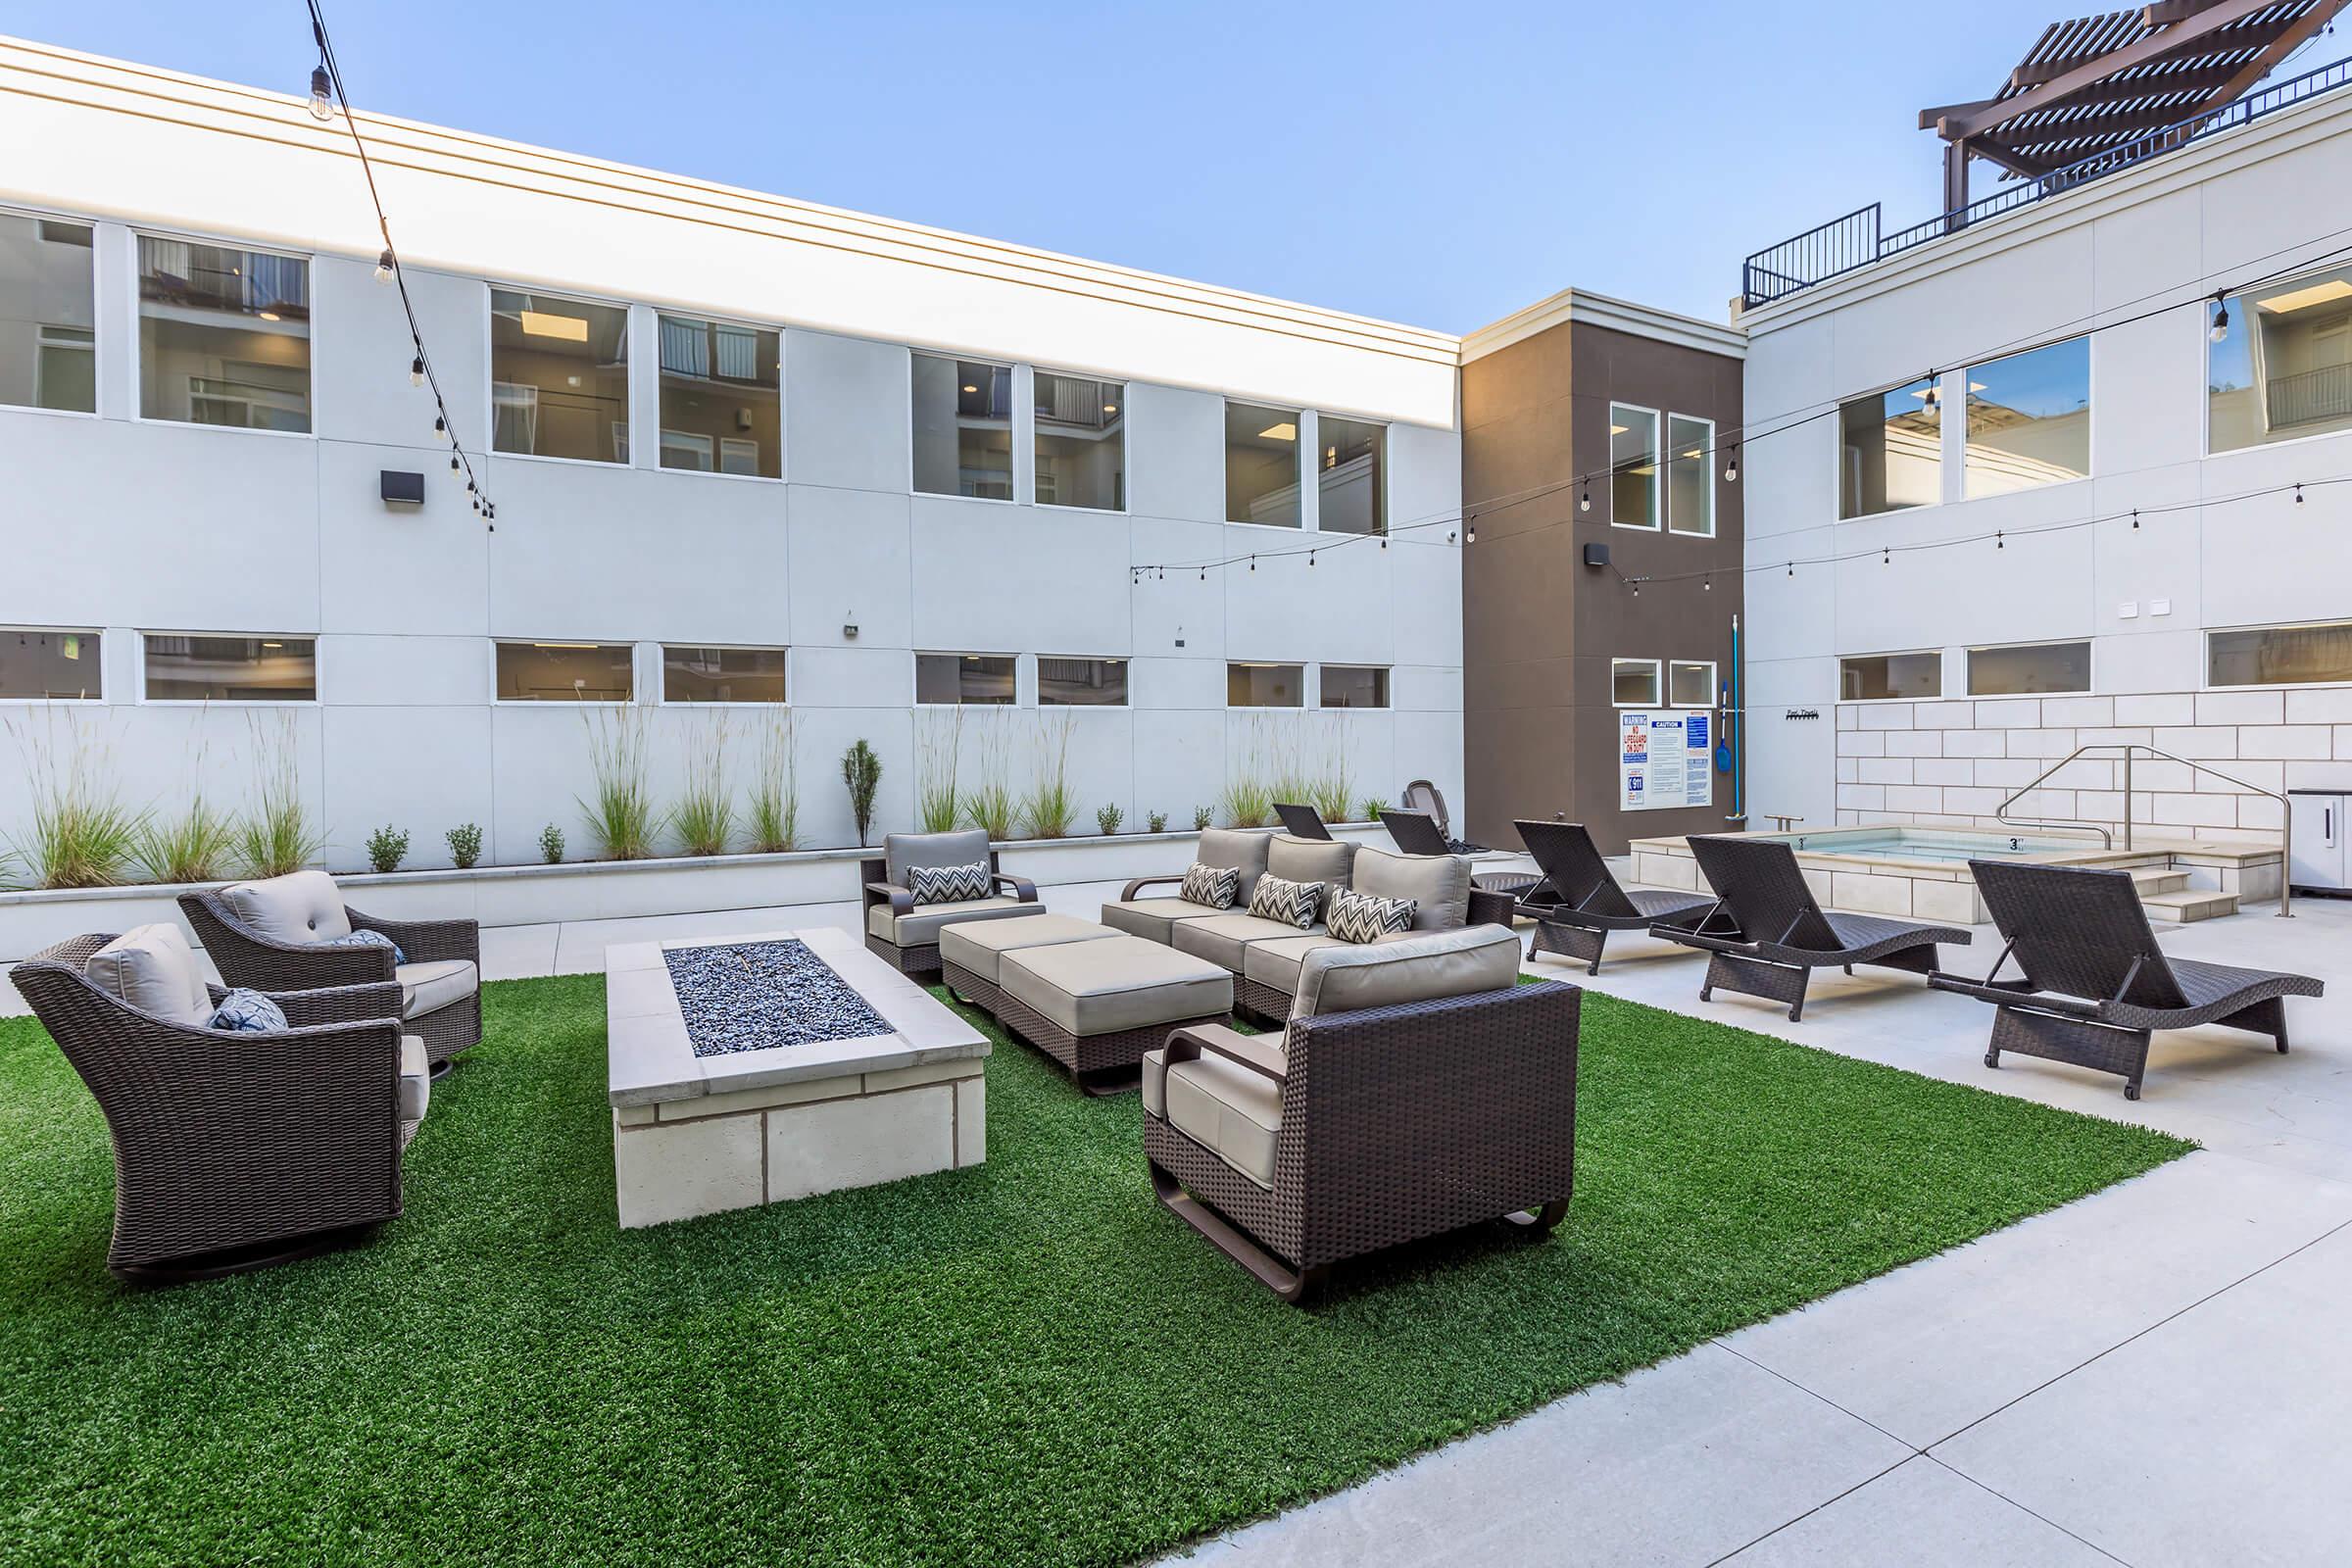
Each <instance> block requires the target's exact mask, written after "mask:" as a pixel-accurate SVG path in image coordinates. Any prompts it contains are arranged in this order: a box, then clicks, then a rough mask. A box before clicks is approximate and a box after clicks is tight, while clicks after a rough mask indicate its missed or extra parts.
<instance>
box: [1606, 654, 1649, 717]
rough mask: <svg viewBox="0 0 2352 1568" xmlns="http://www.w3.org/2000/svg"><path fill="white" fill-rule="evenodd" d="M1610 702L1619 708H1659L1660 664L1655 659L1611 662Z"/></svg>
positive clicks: (1613, 660) (1615, 660) (1616, 660)
mask: <svg viewBox="0 0 2352 1568" xmlns="http://www.w3.org/2000/svg"><path fill="white" fill-rule="evenodd" d="M1609 701H1610V702H1611V703H1613V704H1615V705H1616V706H1617V707H1619V708H1655V707H1657V706H1658V662H1657V661H1656V660H1654V659H1612V660H1610V661H1609Z"/></svg>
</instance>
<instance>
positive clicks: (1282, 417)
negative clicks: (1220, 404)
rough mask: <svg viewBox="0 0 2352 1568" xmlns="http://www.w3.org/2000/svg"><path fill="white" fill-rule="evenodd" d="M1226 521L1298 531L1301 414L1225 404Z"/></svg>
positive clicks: (1247, 405)
mask: <svg viewBox="0 0 2352 1568" xmlns="http://www.w3.org/2000/svg"><path fill="white" fill-rule="evenodd" d="M1225 520H1226V521H1227V522H1262V523H1267V524H1270V525H1271V526H1273V527H1277V528H1296V527H1298V526H1299V411H1298V410H1296V409H1267V408H1260V407H1259V406H1258V405H1256V404H1254V403H1228V404H1226V405H1225Z"/></svg>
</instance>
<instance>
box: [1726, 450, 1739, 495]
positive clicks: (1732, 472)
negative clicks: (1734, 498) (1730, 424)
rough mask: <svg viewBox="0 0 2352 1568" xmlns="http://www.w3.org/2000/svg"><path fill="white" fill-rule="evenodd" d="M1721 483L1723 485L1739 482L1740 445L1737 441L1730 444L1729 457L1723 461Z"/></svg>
mask: <svg viewBox="0 0 2352 1568" xmlns="http://www.w3.org/2000/svg"><path fill="white" fill-rule="evenodd" d="M1723 482H1724V483H1725V484H1738V483H1739V482H1740V443H1739V442H1738V441H1734V442H1733V443H1732V450H1731V456H1730V457H1729V458H1727V459H1725V460H1724V465H1723Z"/></svg>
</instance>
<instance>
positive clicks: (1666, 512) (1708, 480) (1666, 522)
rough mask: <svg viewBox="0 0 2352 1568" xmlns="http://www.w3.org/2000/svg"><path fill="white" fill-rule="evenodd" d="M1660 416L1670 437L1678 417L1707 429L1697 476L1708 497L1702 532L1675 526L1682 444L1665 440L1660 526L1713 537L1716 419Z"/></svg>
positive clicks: (1676, 535) (1674, 534) (1687, 535)
mask: <svg viewBox="0 0 2352 1568" xmlns="http://www.w3.org/2000/svg"><path fill="white" fill-rule="evenodd" d="M1663 417H1664V418H1665V420H1666V434H1667V435H1668V436H1669V437H1671V436H1672V435H1673V434H1674V421H1675V420H1677V419H1681V420H1683V421H1684V422H1685V423H1687V424H1695V425H1698V426H1700V427H1701V428H1703V429H1704V430H1705V431H1706V433H1705V434H1704V435H1702V436H1700V437H1699V440H1698V477H1699V482H1700V484H1701V486H1702V489H1701V491H1700V494H1702V495H1704V496H1705V497H1706V498H1707V528H1706V531H1705V532H1704V533H1693V532H1691V530H1689V529H1687V528H1677V527H1676V526H1675V525H1674V465H1675V463H1676V462H1677V461H1678V460H1677V458H1676V453H1677V452H1678V451H1680V449H1681V448H1682V445H1683V443H1682V442H1680V441H1675V440H1672V439H1669V440H1668V441H1667V443H1666V457H1665V462H1664V464H1663V466H1661V467H1660V468H1659V470H1658V515H1659V518H1660V526H1661V527H1662V528H1663V529H1664V531H1665V534H1666V537H1667V538H1669V539H1712V538H1714V537H1715V527H1716V524H1715V504H1716V501H1717V499H1718V497H1717V496H1716V494H1715V421H1714V420H1713V419H1709V418H1706V417H1702V416H1700V415H1696V414H1676V413H1675V412H1673V411H1672V410H1671V409H1670V410H1668V411H1667V412H1666V414H1665V415H1664V416H1663ZM1682 662H1684V663H1689V662H1691V661H1689V660H1684V661H1682Z"/></svg>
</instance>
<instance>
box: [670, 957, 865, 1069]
mask: <svg viewBox="0 0 2352 1568" xmlns="http://www.w3.org/2000/svg"><path fill="white" fill-rule="evenodd" d="M662 960H663V961H664V962H665V963H667V964H668V965H669V983H670V985H671V986H672V987H673V988H674V989H675V990H676V991H677V994H678V1010H679V1011H680V1012H682V1013H683V1014H685V1018H686V1038H687V1040H688V1042H689V1043H690V1044H692V1045H693V1047H694V1054H696V1055H698V1056H725V1055H732V1054H735V1053H736V1052H739V1051H765V1050H768V1049H770V1048H771V1047H775V1046H805V1045H808V1044H809V1043H811V1042H813V1041H818V1040H858V1039H862V1038H863V1037H865V1036H867V1035H886V1034H888V1033H890V1025H889V1023H888V1022H886V1021H885V1020H884V1019H883V1017H882V1015H881V1014H880V1013H878V1012H876V1011H875V1010H874V1009H873V1008H872V1007H871V1006H870V1005H867V1003H866V1000H865V999H864V998H863V997H861V996H859V995H858V992H857V989H856V988H855V987H853V986H852V985H851V984H850V983H849V982H848V981H847V980H844V979H843V978H842V977H841V976H840V975H839V974H837V973H835V972H834V969H833V966H832V965H831V964H829V963H827V962H825V960H824V959H822V958H820V957H818V956H816V955H815V954H813V953H811V952H809V945H808V944H807V943H805V942H746V943H741V944H736V945H732V946H720V947H709V948H671V949H668V950H666V951H665V952H663V954H662Z"/></svg>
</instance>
